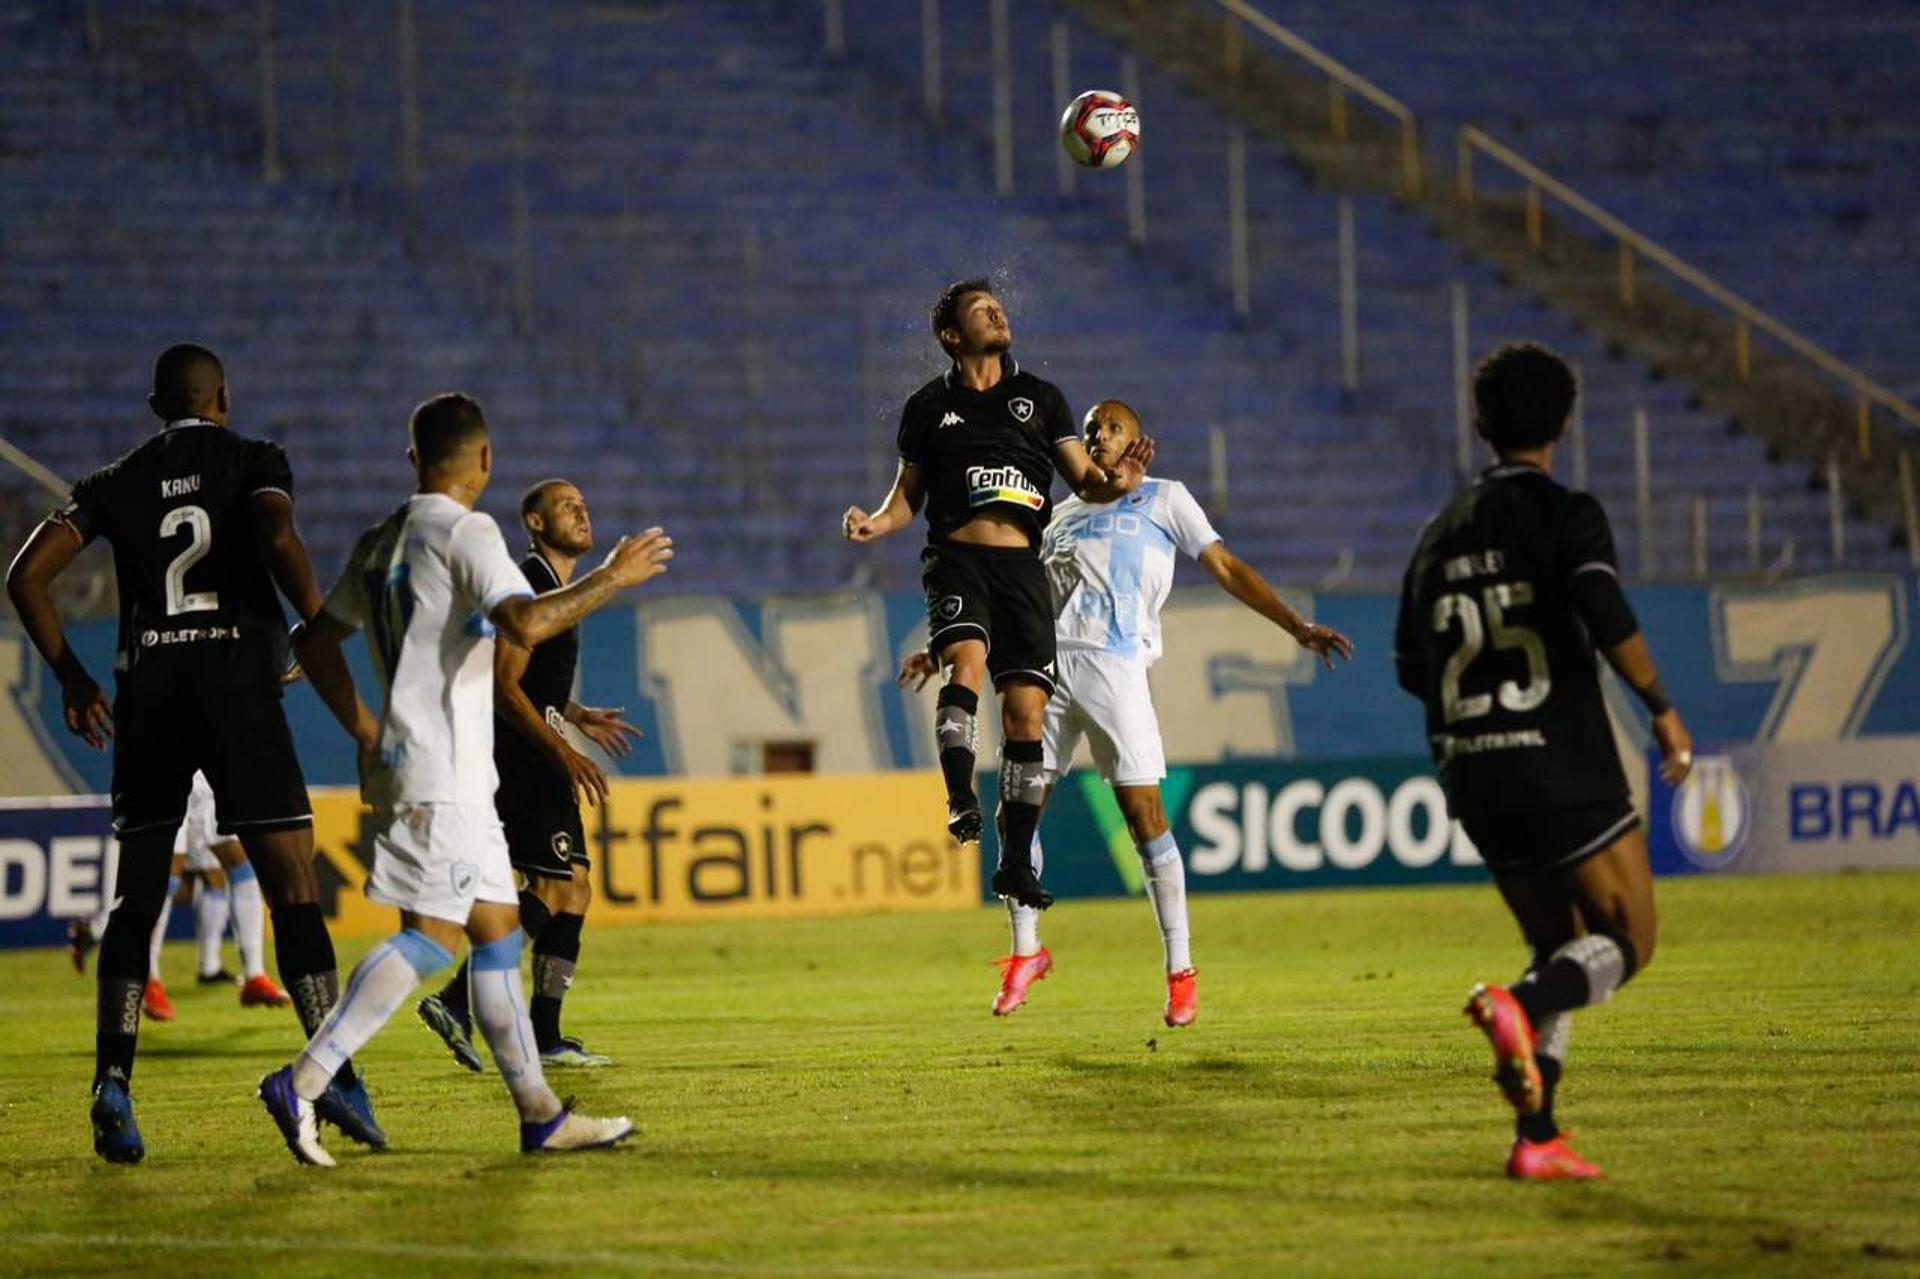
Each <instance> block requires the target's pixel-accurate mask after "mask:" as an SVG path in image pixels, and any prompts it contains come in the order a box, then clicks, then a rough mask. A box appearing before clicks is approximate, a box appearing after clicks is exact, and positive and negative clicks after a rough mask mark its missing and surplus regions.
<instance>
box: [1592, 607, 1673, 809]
mask: <svg viewBox="0 0 1920 1279" xmlns="http://www.w3.org/2000/svg"><path fill="white" fill-rule="evenodd" d="M1601 651H1602V652H1603V653H1605V654H1606V658H1607V665H1609V666H1611V667H1613V669H1614V672H1615V673H1616V674H1617V675H1619V676H1620V678H1621V679H1622V680H1625V681H1626V684H1627V687H1628V688H1631V689H1632V690H1633V691H1634V693H1635V694H1636V695H1637V696H1638V697H1639V698H1640V700H1641V701H1642V702H1643V703H1645V704H1646V708H1647V712H1648V714H1650V715H1651V716H1652V717H1653V740H1654V741H1655V742H1656V743H1658V744H1659V747H1660V776H1661V777H1662V778H1664V779H1665V780H1666V782H1667V784H1668V785H1670V786H1677V785H1679V784H1680V783H1681V782H1683V781H1685V780H1686V777H1687V774H1688V773H1689V772H1691V771H1692V770H1693V736H1692V734H1690V733H1689V732H1688V731H1687V726H1686V724H1685V723H1684V722H1683V721H1682V720H1681V718H1680V712H1679V711H1677V710H1675V709H1674V708H1673V702H1672V701H1671V700H1670V699H1669V698H1668V697H1667V690H1666V689H1665V688H1664V687H1663V686H1662V685H1661V683H1660V672H1659V670H1658V669H1656V668H1655V666H1654V664H1653V653H1652V652H1651V651H1649V650H1648V648H1647V637H1646V636H1645V635H1644V634H1643V633H1641V632H1640V631H1637V630H1636V631H1635V632H1634V633H1633V634H1631V635H1629V636H1627V638H1625V639H1623V640H1621V641H1620V642H1619V643H1618V644H1611V645H1608V646H1607V647H1606V648H1605V649H1602V650H1601Z"/></svg>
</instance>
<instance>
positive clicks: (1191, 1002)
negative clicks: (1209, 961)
mask: <svg viewBox="0 0 1920 1279" xmlns="http://www.w3.org/2000/svg"><path fill="white" fill-rule="evenodd" d="M1199 1015H1200V999H1199V996H1198V995H1196V994H1195V993H1194V989H1193V969H1191V968H1183V969H1181V970H1180V971H1179V972H1177V973H1168V974H1167V1008H1166V1013H1165V1016H1166V1019H1167V1025H1169V1026H1191V1025H1193V1020H1194V1018H1196V1017H1198V1016H1199Z"/></svg>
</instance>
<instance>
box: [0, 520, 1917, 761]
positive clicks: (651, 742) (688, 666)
mask: <svg viewBox="0 0 1920 1279" xmlns="http://www.w3.org/2000/svg"><path fill="white" fill-rule="evenodd" d="M588 496H589V498H591V496H592V495H591V494H589V495H588ZM1408 536H1409V538H1411V537H1412V533H1411V531H1409V534H1408ZM1911 581H1912V579H1909V578H1905V577H1868V576H1834V577H1822V578H1813V579H1809V580H1806V581H1799V582H1788V583H1782V584H1778V585H1766V586H1763V585H1758V584H1746V583H1729V584H1725V585H1720V586H1637V587H1634V588H1633V589H1632V590H1631V591H1630V592H1629V594H1630V596H1631V598H1632V601H1633V606H1634V609H1635V611H1636V612H1637V613H1638V614H1639V616H1640V620H1641V623H1642V625H1643V626H1644V627H1645V630H1646V633H1647V637H1648V642H1649V643H1650V644H1651V645H1652V647H1653V652H1654V656H1655V658H1656V659H1658V661H1659V663H1660V670H1661V675H1662V678H1663V679H1664V681H1665V683H1666V686H1667V688H1668V690H1669V691H1670V692H1671V693H1672V695H1673V699H1674V702H1675V703H1676V704H1677V705H1678V706H1679V707H1680V709H1681V711H1682V712H1683V713H1684V714H1685V715H1686V717H1687V723H1688V726H1689V727H1690V728H1691V729H1692V730H1693V734H1694V736H1695V737H1696V738H1699V739H1700V740H1702V741H1781V742H1810V741H1834V740H1841V739H1847V738H1853V737H1860V736H1867V735H1875V734H1902V733H1906V734H1912V733H1920V645H1913V644H1911V643H1910V642H1909V640H1910V637H1911V636H1912V635H1913V634H1914V633H1915V623H1916V621H1920V619H1917V618H1916V617H1915V611H1916V608H1920V591H1914V590H1912V589H1910V583H1911ZM1286 595H1287V598H1288V600H1289V602H1290V603H1292V604H1293V605H1294V607H1295V608H1297V609H1299V610H1300V611H1301V613H1302V614H1304V615H1305V616H1307V617H1309V618H1311V619H1313V620H1315V621H1319V622H1324V623H1326V624H1327V625H1329V626H1333V627H1336V628H1338V629H1339V630H1342V631H1344V632H1346V633H1347V634H1348V635H1350V636H1352V637H1353V640H1354V643H1355V644H1356V645H1357V646H1358V647H1357V651H1356V653H1355V655H1354V660H1353V662H1352V664H1351V665H1343V666H1341V668H1340V669H1339V670H1337V671H1331V672H1329V671H1326V670H1323V669H1321V668H1320V666H1319V664H1318V663H1317V662H1315V661H1314V660H1313V657H1312V655H1311V654H1309V653H1305V652H1303V651H1302V650H1301V649H1300V648H1299V646H1298V645H1296V644H1295V643H1294V642H1293V641H1292V640H1291V639H1289V638H1288V637H1287V636H1285V635H1283V634H1281V633H1280V632H1279V630H1277V629H1276V628H1275V627H1274V626H1273V625H1272V623H1270V622H1268V621H1267V620H1266V619H1265V618H1262V617H1260V616H1259V615H1257V614H1255V613H1254V612H1252V611H1251V610H1250V609H1247V608H1245V607H1243V606H1242V605H1240V604H1239V603H1238V602H1236V601H1235V600H1233V599H1232V598H1231V597H1229V596H1228V595H1226V594H1225V593H1224V592H1222V591H1220V590H1219V589H1217V588H1216V587H1214V586H1213V585H1211V584H1206V585H1200V586H1185V587H1180V588H1176V589H1175V591H1174V593H1173V596H1172V598H1171V599H1170V600H1169V601H1168V604H1167V607H1166V610H1165V612H1164V614H1163V616H1162V623H1163V626H1162V629H1163V632H1164V635H1165V640H1166V652H1165V655H1164V656H1163V657H1162V658H1161V659H1160V660H1159V661H1158V662H1157V663H1155V665H1154V668H1153V671H1152V674H1151V679H1152V685H1153V693H1154V697H1155V700H1156V701H1157V702H1158V704H1159V706H1160V708H1161V711H1162V716H1161V720H1162V723H1161V731H1162V734H1163V736H1164V738H1165V743H1166V752H1167V758H1168V759H1169V760H1170V761H1172V762H1174V763H1178V764H1209V763H1217V762H1224V761H1228V760H1233V759H1268V758H1283V759H1291V758H1301V759H1316V760H1327V759H1341V758H1349V759H1353V760H1356V761H1365V760H1379V759H1390V758H1397V757H1402V756H1406V757H1417V756H1420V755H1423V754H1425V752H1426V738H1425V732H1424V727H1423V725H1422V722H1421V715H1420V708H1419V707H1418V705H1416V704H1415V703H1414V701H1413V700H1412V699H1411V698H1409V697H1407V696H1406V695H1405V694H1404V693H1402V692H1401V691H1400V689H1399V687H1398V686H1397V685H1396V684H1395V682H1394V674H1393V662H1392V649H1393V624H1394V616H1395V611H1396V609H1397V606H1398V601H1397V599H1396V598H1395V597H1394V596H1392V595H1391V594H1354V595H1324V594H1323V595H1314V594H1311V593H1308V592H1300V591H1292V590H1289V591H1287V592H1286ZM935 603H936V606H938V601H936V602H935ZM926 616H927V601H926V600H925V599H923V598H922V597H921V596H920V595H919V594H918V593H907V592H898V593H892V594H880V593H876V592H870V591H867V592H847V593H844V594H839V595H813V596H781V595H765V596H753V597H738V598H730V597H720V596H711V595H681V596H661V597H657V598H656V597H652V596H649V597H648V599H647V601H646V603H645V604H644V605H643V606H641V607H637V608H614V609H607V610H605V611H603V612H601V613H596V614H595V615H594V616H592V617H590V618H588V619H587V621H586V622H585V624H584V625H583V626H582V628H581V635H580V644H581V646H580V687H579V690H578V696H579V698H580V699H581V700H582V701H583V702H586V703H589V704H592V705H600V706H621V707H625V708H626V710H627V714H628V716H629V718H631V719H632V720H633V722H634V723H636V724H638V725H640V727H641V728H642V729H643V730H644V731H645V733H646V736H645V738H644V739H643V740H641V741H640V742H639V743H638V744H637V745H636V746H635V748H634V751H633V753H632V754H631V755H628V756H625V757H623V758H622V759H621V760H620V761H619V762H618V767H619V769H620V771H622V772H625V773H629V774H634V775H644V776H724V775H727V774H730V773H734V772H737V771H742V770H743V769H747V770H750V769H753V768H755V767H757V765H758V763H759V761H760V760H761V759H762V758H763V753H762V752H763V748H764V747H765V746H766V744H768V743H779V744H792V743H807V744H810V745H811V747H812V750H813V758H814V762H815V766H816V767H817V768H818V769H819V770H820V771H821V772H823V773H843V774H861V773H874V772H880V771H884V770H886V769H894V768H904V769H912V768H921V769H925V768H933V767H935V766H936V765H937V763H938V761H937V759H936V757H935V751H934V742H933V713H934V698H935V696H936V695H937V693H938V689H937V687H936V686H934V685H929V686H928V687H927V688H926V689H924V690H922V691H920V692H917V693H916V692H904V691H902V690H901V689H899V688H897V687H895V685H894V682H893V676H894V672H895V671H897V670H898V669H899V665H900V660H901V658H903V657H904V656H906V655H907V654H909V653H913V652H916V651H918V650H920V649H921V648H922V647H924V645H925V643H926ZM113 636H114V623H113V622H112V621H110V620H103V621H96V622H84V623H79V624H76V625H74V626H72V627H70V628H69V638H70V640H71V642H72V644H73V647H74V649H75V651H76V652H78V653H79V654H80V656H81V658H82V659H83V660H85V661H86V663H87V664H88V666H89V667H91V668H92V669H93V670H94V671H95V673H96V674H99V675H101V676H102V677H103V678H104V675H105V672H107V671H109V670H111V669H112V653H113ZM365 649H366V646H365V645H364V644H360V643H357V642H356V643H354V644H351V645H349V646H348V657H349V660H350V661H351V662H352V663H353V668H354V672H355V676H356V678H357V679H359V680H360V682H361V687H362V689H363V690H370V689H373V688H374V687H376V685H375V684H374V682H373V675H372V671H371V668H370V667H369V666H368V664H367V660H366V651H365ZM1605 683H1606V685H1607V690H1608V694H1607V700H1608V704H1609V706H1610V707H1611V708H1612V710H1613V712H1614V716H1615V719H1616V724H1617V728H1618V731H1619V733H1620V736H1621V737H1622V739H1623V740H1624V741H1625V742H1626V744H1627V747H1628V749H1629V750H1630V751H1632V752H1633V754H1634V759H1635V762H1636V764H1637V761H1638V758H1639V754H1638V753H1639V752H1640V751H1641V750H1643V749H1645V748H1646V747H1647V746H1648V745H1649V744H1650V739H1649V737H1648V735H1647V732H1646V727H1645V716H1644V714H1643V713H1642V711H1641V710H1640V708H1639V705H1638V703H1637V702H1636V700H1635V699H1634V698H1633V697H1632V696H1631V695H1630V694H1627V693H1626V692H1624V690H1623V689H1621V687H1620V686H1619V683H1618V681H1617V680H1615V679H1613V677H1612V676H1611V674H1609V675H1607V676H1606V677H1605ZM0 687H4V689H5V690H6V691H7V693H8V694H9V696H5V697H0V759H4V760H6V761H7V764H8V767H7V768H6V769H5V770H4V771H3V772H0V791H5V792H10V793H13V794H18V795H52V794H59V793H62V792H65V791H102V790H105V789H107V786H108V784H109V770H110V766H111V761H110V758H109V756H108V755H107V754H106V753H104V752H100V751H92V750H88V749H87V748H86V747H85V746H84V745H82V744H81V743H80V742H79V741H78V739H76V738H75V737H73V735H72V734H70V733H68V732H67V731H66V729H65V727H64V726H63V725H62V723H61V719H60V690H59V685H58V683H57V682H56V681H55V680H54V679H53V676H52V674H51V672H49V671H48V670H47V666H46V663H44V662H42V661H41V660H40V659H39V658H38V657H37V656H36V655H34V654H33V652H32V649H31V646H30V645H28V643H27V640H26V637H25V636H24V635H23V634H22V633H21V632H20V631H19V629H18V628H17V627H15V626H10V625H5V624H0ZM286 707H287V716H288V719H289V721H290V723H291V725H292V728H293V734H294V740H295V743H296V745H297V746H298V748H299V751H300V761H301V764H302V766H303V767H304V768H305V770H306V774H307V778H308V780H309V781H311V782H314V783H318V784H333V785H351V784H352V783H353V780H354V776H355V773H354V760H353V750H352V747H351V743H349V741H348V740H347V738H346V736H345V735H344V734H342V733H341V732H340V730H339V728H338V726H336V725H335V724H334V722H333V719H332V717H331V716H329V715H328V714H327V712H326V709H325V708H324V707H323V706H321V704H320V700H319V698H318V697H317V696H315V694H314V692H313V690H312V689H311V688H309V687H307V686H306V685H304V684H302V685H296V686H295V687H293V688H290V689H288V690H287V693H286ZM998 720H999V717H998V716H997V715H982V716H981V717H980V738H981V740H980V757H981V758H982V759H992V758H994V757H995V751H996V749H997V746H998V742H999V723H998ZM578 744H580V745H581V746H582V748H583V749H586V750H589V751H592V750H594V749H596V748H593V747H591V746H587V745H585V743H584V742H581V743H578ZM603 762H608V761H604V760H603ZM1636 772H1637V769H1636Z"/></svg>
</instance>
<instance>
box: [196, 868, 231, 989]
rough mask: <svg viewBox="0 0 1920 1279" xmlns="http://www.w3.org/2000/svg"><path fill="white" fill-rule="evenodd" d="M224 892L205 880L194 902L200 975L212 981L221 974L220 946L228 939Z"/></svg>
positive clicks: (226, 900)
mask: <svg viewBox="0 0 1920 1279" xmlns="http://www.w3.org/2000/svg"><path fill="white" fill-rule="evenodd" d="M228 914H229V911H228V899H227V890H226V889H224V888H215V887H214V886H213V885H212V884H209V883H207V882H206V881H205V880H204V879H203V880H201V881H200V891H199V893H198V895H196V896H195V897H194V899H193V931H194V936H196V937H197V938H198V939H199V941H200V975H201V976H202V977H211V976H213V974H215V973H217V972H219V971H220V943H221V942H223V941H225V940H226V937H227V915H228Z"/></svg>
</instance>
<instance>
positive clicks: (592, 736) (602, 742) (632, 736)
mask: <svg viewBox="0 0 1920 1279" xmlns="http://www.w3.org/2000/svg"><path fill="white" fill-rule="evenodd" d="M561 714H562V715H563V716H565V717H566V721H567V723H569V724H571V725H573V726H574V727H575V728H577V729H579V730H580V732H581V733H582V734H584V735H585V737H586V739H587V740H588V741H590V742H592V743H593V744H594V745H595V746H598V747H599V748H600V749H601V750H603V751H605V752H606V753H607V754H609V755H613V756H616V757H617V756H621V755H625V754H626V753H627V752H628V751H631V750H632V749H633V744H634V742H636V741H638V740H639V739H640V738H642V737H644V736H646V734H644V733H642V732H641V731H640V726H639V725H638V724H629V723H628V722H627V708H626V707H624V706H582V705H581V704H580V703H578V702H568V703H567V709H566V710H564V711H562V712H561Z"/></svg>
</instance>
